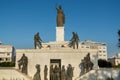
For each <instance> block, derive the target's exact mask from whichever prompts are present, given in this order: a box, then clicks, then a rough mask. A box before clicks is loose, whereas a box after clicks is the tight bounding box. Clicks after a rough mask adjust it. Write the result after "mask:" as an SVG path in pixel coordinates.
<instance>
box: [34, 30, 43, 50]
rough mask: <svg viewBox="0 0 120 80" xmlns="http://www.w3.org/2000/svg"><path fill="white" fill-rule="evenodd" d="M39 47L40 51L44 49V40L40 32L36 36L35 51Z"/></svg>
mask: <svg viewBox="0 0 120 80" xmlns="http://www.w3.org/2000/svg"><path fill="white" fill-rule="evenodd" d="M37 46H38V47H39V49H41V48H42V39H41V38H40V36H39V32H38V33H37V34H35V35H34V47H35V49H36V48H37Z"/></svg>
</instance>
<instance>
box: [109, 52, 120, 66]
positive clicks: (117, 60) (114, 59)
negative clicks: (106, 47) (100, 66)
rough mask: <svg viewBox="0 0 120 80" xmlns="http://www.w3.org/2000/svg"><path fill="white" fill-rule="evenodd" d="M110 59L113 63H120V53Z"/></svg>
mask: <svg viewBox="0 0 120 80" xmlns="http://www.w3.org/2000/svg"><path fill="white" fill-rule="evenodd" d="M108 61H109V62H111V63H112V65H116V66H117V65H119V64H120V53H118V54H117V55H116V56H114V57H111V58H108Z"/></svg>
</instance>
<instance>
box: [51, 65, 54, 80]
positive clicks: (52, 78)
mask: <svg viewBox="0 0 120 80" xmlns="http://www.w3.org/2000/svg"><path fill="white" fill-rule="evenodd" d="M50 80H54V69H53V65H51V66H50Z"/></svg>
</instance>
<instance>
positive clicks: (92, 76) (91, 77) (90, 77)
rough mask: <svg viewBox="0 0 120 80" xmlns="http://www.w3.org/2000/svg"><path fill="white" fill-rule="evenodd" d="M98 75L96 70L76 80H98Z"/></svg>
mask: <svg viewBox="0 0 120 80" xmlns="http://www.w3.org/2000/svg"><path fill="white" fill-rule="evenodd" d="M96 78H97V74H96V70H91V71H89V72H87V73H85V74H83V75H81V76H80V77H77V78H75V80H96Z"/></svg>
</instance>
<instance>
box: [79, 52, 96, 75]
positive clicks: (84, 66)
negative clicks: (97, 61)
mask: <svg viewBox="0 0 120 80" xmlns="http://www.w3.org/2000/svg"><path fill="white" fill-rule="evenodd" d="M93 66H94V64H93V63H92V61H91V59H90V53H88V54H87V55H86V57H84V59H82V60H81V63H80V65H79V67H80V69H81V72H80V76H81V75H83V74H85V73H87V72H89V71H90V70H92V69H93Z"/></svg>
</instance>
